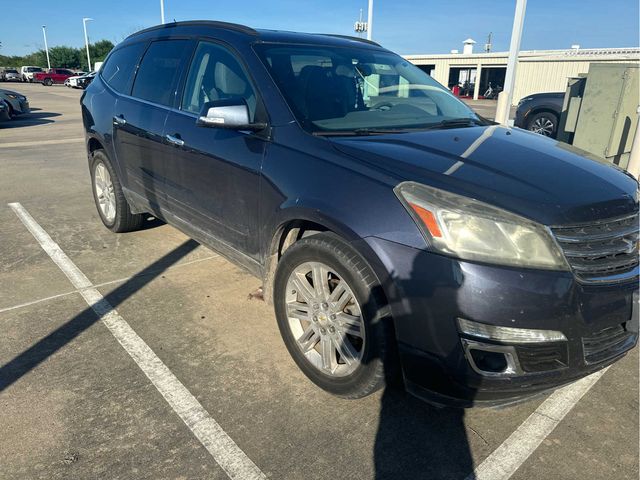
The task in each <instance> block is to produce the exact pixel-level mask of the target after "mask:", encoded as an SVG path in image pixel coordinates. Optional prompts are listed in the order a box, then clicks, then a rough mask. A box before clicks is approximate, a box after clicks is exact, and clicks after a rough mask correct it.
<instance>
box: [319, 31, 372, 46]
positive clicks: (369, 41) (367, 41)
mask: <svg viewBox="0 0 640 480" xmlns="http://www.w3.org/2000/svg"><path fill="white" fill-rule="evenodd" d="M314 35H322V36H325V37H335V38H344V39H346V40H354V41H356V42H362V43H368V44H369V45H376V46H377V47H381V46H382V45H380V44H379V43H377V42H374V41H373V40H368V39H366V38H360V37H352V36H351V35H339V34H337V33H316V34H314Z"/></svg>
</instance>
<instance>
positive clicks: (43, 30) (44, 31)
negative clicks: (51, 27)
mask: <svg viewBox="0 0 640 480" xmlns="http://www.w3.org/2000/svg"><path fill="white" fill-rule="evenodd" d="M42 35H43V36H44V51H45V52H47V68H49V70H51V62H50V61H49V46H48V45H47V26H46V25H42Z"/></svg>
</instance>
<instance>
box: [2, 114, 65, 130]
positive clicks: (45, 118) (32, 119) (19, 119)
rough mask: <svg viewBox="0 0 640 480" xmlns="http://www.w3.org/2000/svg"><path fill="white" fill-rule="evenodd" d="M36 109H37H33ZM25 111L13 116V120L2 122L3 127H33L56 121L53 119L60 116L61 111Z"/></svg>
mask: <svg viewBox="0 0 640 480" xmlns="http://www.w3.org/2000/svg"><path fill="white" fill-rule="evenodd" d="M33 110H35V109H33ZM33 110H32V113H23V114H21V115H18V116H16V117H13V118H12V119H11V120H9V121H7V122H2V124H1V125H2V128H3V129H7V128H19V127H33V126H35V125H44V124H46V123H54V121H55V120H51V119H52V118H55V117H59V116H60V115H61V114H60V113H55V112H42V111H39V112H38V113H33Z"/></svg>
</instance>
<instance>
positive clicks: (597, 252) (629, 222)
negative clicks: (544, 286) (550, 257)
mask: <svg viewBox="0 0 640 480" xmlns="http://www.w3.org/2000/svg"><path fill="white" fill-rule="evenodd" d="M638 220H639V218H638V213H634V214H632V215H625V216H622V217H617V218H611V219H607V220H600V221H596V222H591V223H588V224H580V225H561V226H556V227H551V231H552V233H553V235H554V237H555V239H556V241H557V242H558V244H559V245H560V247H561V248H562V251H563V253H564V255H565V258H566V259H567V262H568V263H569V265H570V266H571V268H572V270H573V272H574V274H575V275H576V277H577V278H578V280H580V281H582V282H584V283H606V282H610V283H616V282H622V281H626V280H629V279H632V278H635V277H637V276H638V271H639V268H638V267H639V262H638V240H639V238H640V233H639V227H638Z"/></svg>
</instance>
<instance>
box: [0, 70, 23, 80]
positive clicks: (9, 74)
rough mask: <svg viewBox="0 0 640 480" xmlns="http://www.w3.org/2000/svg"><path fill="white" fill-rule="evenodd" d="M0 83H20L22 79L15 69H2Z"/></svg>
mask: <svg viewBox="0 0 640 480" xmlns="http://www.w3.org/2000/svg"><path fill="white" fill-rule="evenodd" d="M0 81H3V82H20V81H22V77H21V76H20V73H19V72H18V70H16V69H15V68H2V69H0Z"/></svg>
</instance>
